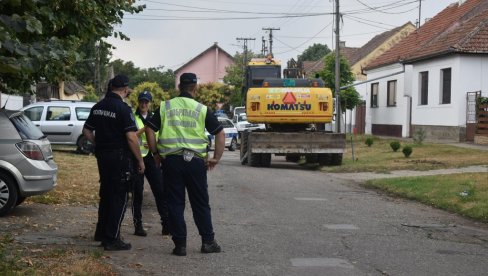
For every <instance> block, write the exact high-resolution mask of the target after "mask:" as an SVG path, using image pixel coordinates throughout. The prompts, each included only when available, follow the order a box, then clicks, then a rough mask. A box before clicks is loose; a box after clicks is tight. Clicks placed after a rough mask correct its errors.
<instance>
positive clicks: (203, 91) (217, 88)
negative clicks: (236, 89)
mask: <svg viewBox="0 0 488 276" xmlns="http://www.w3.org/2000/svg"><path fill="white" fill-rule="evenodd" d="M230 91H231V90H230V89H229V86H227V85H225V84H221V83H206V84H201V85H198V88H197V95H196V97H195V100H197V101H198V102H201V103H202V104H204V105H206V106H208V107H210V109H212V110H213V111H215V110H218V109H219V108H218V107H217V103H222V104H223V108H222V109H224V110H227V111H228V103H229V96H230V94H231V92H230Z"/></svg>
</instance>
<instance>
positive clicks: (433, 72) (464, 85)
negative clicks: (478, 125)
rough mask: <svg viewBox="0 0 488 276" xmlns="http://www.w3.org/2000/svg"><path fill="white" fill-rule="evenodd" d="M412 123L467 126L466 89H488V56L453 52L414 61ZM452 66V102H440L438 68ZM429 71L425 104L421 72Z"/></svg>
mask: <svg viewBox="0 0 488 276" xmlns="http://www.w3.org/2000/svg"><path fill="white" fill-rule="evenodd" d="M414 68H415V69H414V76H413V83H414V85H413V88H414V93H413V107H414V111H413V116H412V124H415V125H432V126H459V127H465V126H466V93H467V92H475V91H482V93H483V94H484V95H485V96H486V95H487V94H486V93H487V91H488V80H487V77H486V76H487V74H488V57H482V56H466V55H463V56H461V55H456V56H451V57H445V58H441V59H436V60H432V61H429V62H423V63H418V64H415V66H414ZM445 68H451V103H450V104H442V103H441V70H442V69H445ZM423 71H428V72H429V92H428V93H429V94H428V104H427V105H420V100H419V96H420V92H419V90H420V85H419V83H420V82H419V75H420V72H423Z"/></svg>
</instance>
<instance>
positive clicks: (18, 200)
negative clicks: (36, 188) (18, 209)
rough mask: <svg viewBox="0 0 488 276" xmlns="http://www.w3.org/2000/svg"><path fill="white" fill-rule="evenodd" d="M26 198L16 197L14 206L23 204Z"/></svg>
mask: <svg viewBox="0 0 488 276" xmlns="http://www.w3.org/2000/svg"><path fill="white" fill-rule="evenodd" d="M26 198H27V197H25V196H20V195H18V196H17V202H16V203H15V206H18V205H20V204H22V202H24V201H25V199H26Z"/></svg>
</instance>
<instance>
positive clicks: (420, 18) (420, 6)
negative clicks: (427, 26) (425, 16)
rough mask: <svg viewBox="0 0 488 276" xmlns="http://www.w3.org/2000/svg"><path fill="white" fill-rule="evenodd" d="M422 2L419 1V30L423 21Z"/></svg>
mask: <svg viewBox="0 0 488 276" xmlns="http://www.w3.org/2000/svg"><path fill="white" fill-rule="evenodd" d="M421 15H422V0H419V24H418V26H417V29H418V28H420V20H422V16H421Z"/></svg>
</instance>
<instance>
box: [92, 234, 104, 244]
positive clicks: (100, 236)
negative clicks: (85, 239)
mask: <svg viewBox="0 0 488 276" xmlns="http://www.w3.org/2000/svg"><path fill="white" fill-rule="evenodd" d="M102 239H103V237H102V235H101V234H98V233H97V232H95V236H94V237H93V240H94V241H97V242H98V241H102Z"/></svg>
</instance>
